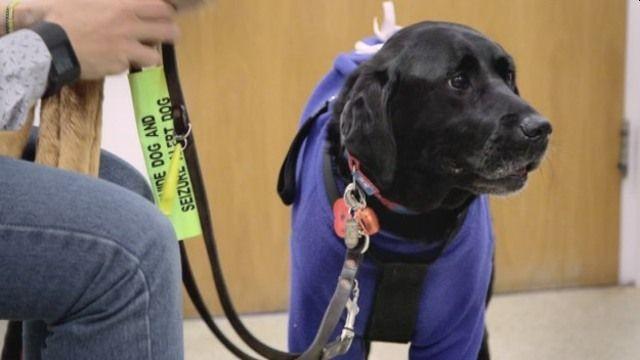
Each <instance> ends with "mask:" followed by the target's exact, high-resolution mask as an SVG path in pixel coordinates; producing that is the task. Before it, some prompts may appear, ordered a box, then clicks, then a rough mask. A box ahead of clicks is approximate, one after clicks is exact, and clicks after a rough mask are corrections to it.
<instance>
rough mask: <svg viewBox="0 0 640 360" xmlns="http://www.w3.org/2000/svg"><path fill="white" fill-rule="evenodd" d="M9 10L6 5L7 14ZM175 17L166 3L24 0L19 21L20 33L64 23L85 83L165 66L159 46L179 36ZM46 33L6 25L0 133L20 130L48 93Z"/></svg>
mask: <svg viewBox="0 0 640 360" xmlns="http://www.w3.org/2000/svg"><path fill="white" fill-rule="evenodd" d="M6 5H7V1H6V0H0V9H2V12H3V13H4V8H5V6H6ZM0 15H2V16H0V18H3V17H4V16H3V15H4V14H0ZM174 15H175V10H174V9H173V8H172V6H171V5H168V4H167V3H165V2H164V1H162V0H120V1H115V2H114V1H113V0H23V1H22V2H21V3H19V4H18V6H16V7H15V12H14V19H15V27H16V28H17V29H21V28H22V29H24V28H29V27H32V26H34V25H36V27H37V24H39V23H41V22H42V21H46V22H50V23H52V24H58V25H59V26H60V27H61V28H62V29H64V32H66V34H65V35H64V36H65V37H66V38H67V39H68V40H69V41H70V43H71V45H72V46H73V52H74V56H77V60H78V61H79V65H80V70H81V78H83V79H98V78H102V77H104V76H106V75H112V74H117V73H121V72H123V71H126V70H127V69H128V68H129V67H131V66H136V67H145V66H152V65H156V64H158V63H160V54H159V53H158V52H157V51H156V49H155V48H154V46H155V44H159V43H161V42H173V41H174V40H175V38H176V37H177V35H178V29H177V26H176V24H175V22H174V21H173V17H174ZM34 29H35V27H34ZM40 30H42V29H40ZM46 34H48V33H45V34H40V36H39V35H38V34H36V33H35V32H34V31H30V30H21V31H17V32H15V33H12V34H9V35H4V19H2V20H0V130H15V129H17V128H20V127H21V125H22V124H23V123H24V121H25V119H26V114H27V112H28V110H29V108H30V106H32V105H33V103H34V102H35V101H36V100H37V99H38V98H40V97H41V96H42V95H43V93H44V91H45V89H46V88H47V85H48V79H49V72H50V70H51V63H52V58H51V52H50V51H49V50H48V45H49V46H50V45H51V44H49V43H45V42H44V41H43V40H42V38H43V37H44V38H47V36H43V35H46ZM54 53H56V51H54ZM56 56H57V55H56ZM56 59H57V57H56ZM55 63H56V61H55V59H54V64H55Z"/></svg>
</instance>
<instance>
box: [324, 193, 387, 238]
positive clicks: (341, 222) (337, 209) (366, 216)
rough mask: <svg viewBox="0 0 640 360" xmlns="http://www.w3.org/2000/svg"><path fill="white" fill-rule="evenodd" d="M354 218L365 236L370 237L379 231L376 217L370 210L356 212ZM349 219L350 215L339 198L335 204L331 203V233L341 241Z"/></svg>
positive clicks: (342, 200) (347, 208)
mask: <svg viewBox="0 0 640 360" xmlns="http://www.w3.org/2000/svg"><path fill="white" fill-rule="evenodd" d="M354 218H355V220H356V221H357V222H358V225H360V227H361V228H362V230H363V231H364V232H365V233H366V234H367V235H369V236H371V235H373V234H375V233H377V232H378V231H380V223H379V222H378V216H377V215H376V213H375V212H374V211H373V210H372V209H371V208H368V207H367V208H364V209H360V210H357V211H356V213H355V216H354ZM349 219H351V214H350V213H349V207H348V206H347V204H346V203H345V202H344V199H343V198H340V199H338V200H336V202H335V203H333V231H335V232H336V234H337V235H338V236H339V237H341V238H343V239H344V237H345V234H346V232H347V230H346V224H347V220H349Z"/></svg>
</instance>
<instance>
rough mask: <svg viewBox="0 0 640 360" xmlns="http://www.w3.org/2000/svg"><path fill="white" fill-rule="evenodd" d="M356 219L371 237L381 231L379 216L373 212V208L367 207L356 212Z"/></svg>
mask: <svg viewBox="0 0 640 360" xmlns="http://www.w3.org/2000/svg"><path fill="white" fill-rule="evenodd" d="M354 218H355V219H356V221H357V222H358V224H360V226H361V227H362V230H363V231H364V232H365V233H366V234H367V235H369V236H371V235H373V234H375V233H377V232H378V231H380V223H379V222H378V216H377V215H376V213H375V212H374V211H373V210H371V208H368V207H367V208H364V209H361V210H358V211H356V214H355V216H354Z"/></svg>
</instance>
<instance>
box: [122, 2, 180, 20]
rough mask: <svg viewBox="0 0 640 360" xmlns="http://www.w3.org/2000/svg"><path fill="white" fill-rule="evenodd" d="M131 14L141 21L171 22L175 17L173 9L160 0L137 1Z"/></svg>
mask: <svg viewBox="0 0 640 360" xmlns="http://www.w3.org/2000/svg"><path fill="white" fill-rule="evenodd" d="M133 12H134V14H135V15H136V16H137V17H138V18H140V19H143V20H172V19H173V18H174V17H175V15H176V10H175V9H174V7H173V6H172V5H170V4H168V3H166V2H165V1H162V0H143V1H138V2H136V3H135V5H134V9H133Z"/></svg>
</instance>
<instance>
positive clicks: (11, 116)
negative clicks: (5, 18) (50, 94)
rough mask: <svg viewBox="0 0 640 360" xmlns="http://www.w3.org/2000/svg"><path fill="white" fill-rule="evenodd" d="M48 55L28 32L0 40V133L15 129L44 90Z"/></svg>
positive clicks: (22, 121)
mask: <svg viewBox="0 0 640 360" xmlns="http://www.w3.org/2000/svg"><path fill="white" fill-rule="evenodd" d="M50 66H51V54H50V53H49V49H47V46H46V45H45V43H44V41H43V40H42V38H41V37H40V36H39V35H38V34H36V33H35V32H33V31H31V30H19V31H16V32H14V33H11V34H9V35H5V36H2V37H0V131H2V130H16V129H19V128H20V127H21V126H22V124H23V123H24V122H25V121H26V117H27V113H28V112H29V109H30V107H31V106H33V104H35V102H36V101H37V100H38V99H39V98H40V97H41V96H42V94H43V93H44V91H45V90H46V87H47V78H48V75H49V67H50Z"/></svg>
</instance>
